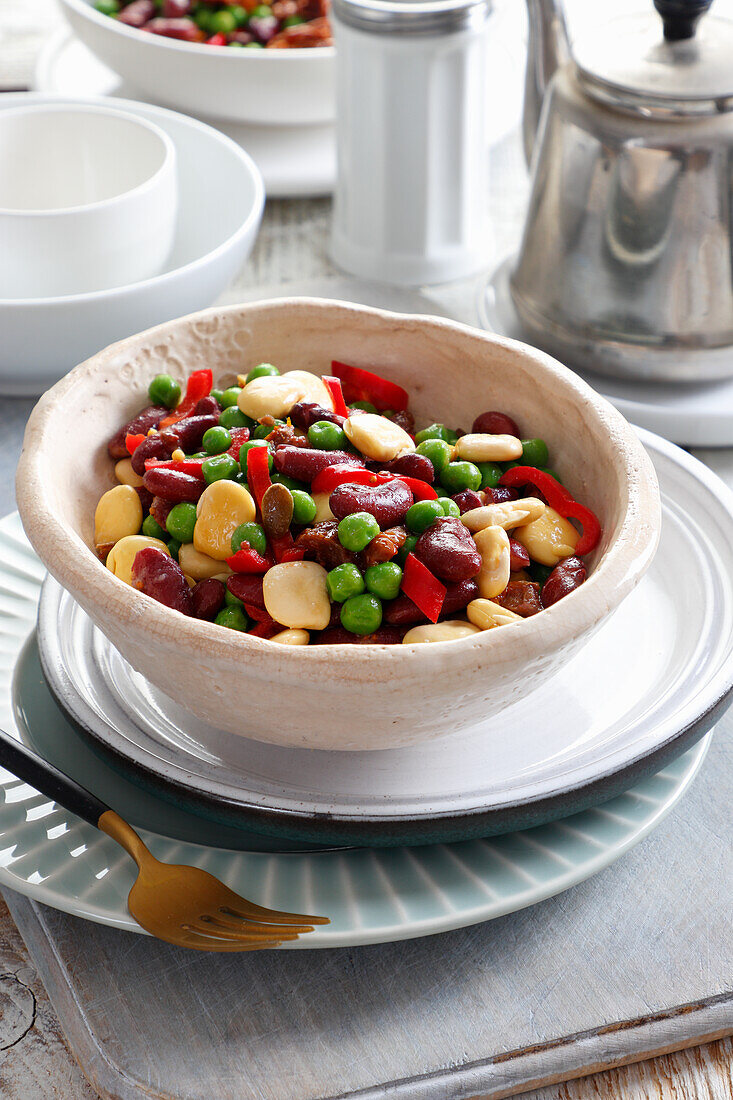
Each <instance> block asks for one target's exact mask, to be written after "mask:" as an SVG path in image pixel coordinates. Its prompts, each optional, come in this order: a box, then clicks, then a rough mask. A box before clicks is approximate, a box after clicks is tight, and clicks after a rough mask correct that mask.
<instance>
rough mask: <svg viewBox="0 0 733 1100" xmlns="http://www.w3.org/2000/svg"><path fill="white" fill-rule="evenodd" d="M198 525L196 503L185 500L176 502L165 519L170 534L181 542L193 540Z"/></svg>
mask: <svg viewBox="0 0 733 1100" xmlns="http://www.w3.org/2000/svg"><path fill="white" fill-rule="evenodd" d="M195 526H196V505H195V504H189V503H188V502H187V501H184V502H183V503H182V504H174V505H173V507H172V508H171V510H170V512H169V513H168V518H167V519H166V521H165V529H166V531H167V532H168V534H169V535H171V536H172V537H173V538H174V539H178V541H179V542H193V529H194V527H195Z"/></svg>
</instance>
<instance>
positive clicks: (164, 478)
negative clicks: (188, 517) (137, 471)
mask: <svg viewBox="0 0 733 1100" xmlns="http://www.w3.org/2000/svg"><path fill="white" fill-rule="evenodd" d="M143 482H144V484H145V488H146V489H148V490H149V491H150V492H151V493H152V494H153V496H156V497H163V499H164V500H167V501H170V502H171V503H172V504H180V503H181V501H183V500H187V501H190V502H191V503H193V504H195V503H196V501H197V500H198V499H199V497H200V496H201V494H202V493H203V491H204V489H205V488H206V482H205V481H204V480H203V478H199V477H194V476H193V474H185V473H183V471H182V470H161V469H155V468H153V469H152V470H148V471H147V473H146V474H145V476H144V477H143Z"/></svg>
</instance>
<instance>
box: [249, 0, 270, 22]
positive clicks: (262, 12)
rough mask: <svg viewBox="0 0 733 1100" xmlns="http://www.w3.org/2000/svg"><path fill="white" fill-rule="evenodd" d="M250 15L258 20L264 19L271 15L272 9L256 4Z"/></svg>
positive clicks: (267, 5)
mask: <svg viewBox="0 0 733 1100" xmlns="http://www.w3.org/2000/svg"><path fill="white" fill-rule="evenodd" d="M252 15H254V16H257V18H258V19H266V18H267V16H268V15H272V8H271V7H270V5H269V4H258V5H257V7H256V8H253V9H252Z"/></svg>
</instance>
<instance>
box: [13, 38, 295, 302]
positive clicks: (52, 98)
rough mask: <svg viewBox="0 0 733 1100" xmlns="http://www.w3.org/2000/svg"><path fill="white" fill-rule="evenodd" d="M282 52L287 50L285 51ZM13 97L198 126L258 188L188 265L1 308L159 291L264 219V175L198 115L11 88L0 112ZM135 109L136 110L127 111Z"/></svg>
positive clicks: (242, 237)
mask: <svg viewBox="0 0 733 1100" xmlns="http://www.w3.org/2000/svg"><path fill="white" fill-rule="evenodd" d="M236 52H238V51H235V53H236ZM283 52H285V53H287V51H283ZM15 101H17V104H18V106H22V105H24V104H28V105H29V106H35V105H36V104H37V105H38V106H44V105H51V104H53V105H56V106H59V107H64V106H90V107H104V108H107V109H110V110H111V111H112V112H114V113H115V114H117V113H119V114H127V115H129V117H130V118H133V119H140V118H142V119H143V121H148V114H151V115H153V116H154V117H155V119H156V120H158V119H161V120H162V121H163V122H164V120H165V119H166V118H173V119H175V121H176V123H183V124H185V125H186V126H187V127H188V128H189V129H191V130H197V131H198V132H199V133H200V134H201V135H202V136H205V137H206V138H208V140H209V141H212V142H213V141H217V142H218V143H219V144H220V145H222V146H223V147H224V148H225V149H227V150H228V151H229V152H230V153H232V154H234V155H235V156H236V157H237V159H238V160H239V161H240V164H241V166H242V167H243V168H244V169H245V170H246V172H247V173H248V174H249V177H250V179H251V181H252V184H253V187H254V199H253V202H252V207H251V209H250V211H249V213H248V214H247V216H246V218H245V219H244V221H243V222H242V223H241V224H240V225H239V226H238V228H237V230H236V232H234V233H232V234H231V235H230V236H229V237H227V239H226V240H225V241H222V242H221V243H220V244H218V245H217V246H216V247H215V248H213V249H211V250H210V251H208V252H205V253H204V254H203V255H202V256H197V257H196V259H194V260H189V261H188V262H187V263H185V264H181V266H180V267H174V268H172V269H171V270H170V271H161V272H159V273H158V274H157V275H151V276H150V277H149V278H147V279H140V280H139V281H138V282H135V283H125V284H124V285H123V286H116V287H108V288H107V289H105V290H88V291H85V292H83V293H81V294H57V295H49V296H48V297H45V298H2V297H0V310H4V309H10V308H17V309H26V310H28V309H38V308H46V307H49V306H71V305H75V306H76V305H84V304H87V303H94V302H103V301H105V300H107V299H110V298H115V297H117V296H118V295H124V294H129V293H132V292H135V293H139V292H141V291H142V292H144V291H146V290H148V289H157V288H158V287H159V286H163V285H165V283H166V281H173V280H175V279H177V278H178V277H180V276H181V275H185V274H187V273H189V272H191V271H193V270H195V269H196V268H198V267H203V266H206V265H207V264H209V263H212V262H213V261H215V260H216V259H217V258H218V256H219V255H221V254H222V253H224V252H228V251H229V250H230V249H231V248H233V247H235V246H236V245H237V244H238V243H239V242H240V241H243V240H245V239H246V238H247V237H248V235H249V234H250V232H251V231H252V229H253V227H256V225H257V223H258V222H259V220H260V218H261V217H262V211H263V210H264V206H265V184H264V181H263V179H262V173H261V172H260V170H259V168H258V167H257V165H256V164H255V162H254V160H253V159H252V157H251V156H250V155H249V153H247V152H245V150H244V149H243V148H242V147H241V145H238V144H237V143H236V141H233V140H232V139H231V138H229V137H227V136H226V134H224V133H222V132H221V131H220V130H217V129H216V128H215V127H214V126H209V125H208V124H207V123H205V122H201V121H200V120H199V119H197V118H192V117H191V116H190V115H186V114H184V113H183V112H182V111H175V110H172V109H171V108H170V107H158V106H157V105H156V104H152V103H143V102H141V101H138V100H134V99H121V98H119V97H116V96H65V95H62V96H58V95H52V94H50V93H48V92H8V93H6V94H5V95H3V97H2V99H0V111H2V110H3V109H4V108H6V109H8V110H14V108H15V105H16V102H15ZM131 107H132V108H133V110H130V109H129V108H131ZM138 110H140V111H141V112H143V113H142V114H141V115H138V114H137V113H136V112H137V111H138ZM151 125H152V126H153V127H154V128H159V129H161V131H162V132H163V133H164V134H165V136H166V137H168V140H169V141H170V142H171V145H172V146H173V149H174V151H175V142H174V141H173V139H172V138H171V137H170V136H169V135H168V134H167V131H165V130H164V128H163V125H162V124H161V125H160V126H158V123H157V122H154V123H152V124H151ZM62 213H66V211H62Z"/></svg>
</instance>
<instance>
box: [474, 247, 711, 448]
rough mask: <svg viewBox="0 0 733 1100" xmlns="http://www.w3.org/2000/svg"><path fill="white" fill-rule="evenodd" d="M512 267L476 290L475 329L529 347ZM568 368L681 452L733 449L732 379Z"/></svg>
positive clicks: (498, 271)
mask: <svg viewBox="0 0 733 1100" xmlns="http://www.w3.org/2000/svg"><path fill="white" fill-rule="evenodd" d="M513 263H514V257H513V256H510V257H509V258H508V259H505V260H504V261H503V262H502V263H501V264H500V265H499V266H498V267H497V268H496V270H495V271H494V273H493V274H492V275H491V276H490V277H489V280H488V282H487V283H486V284H485V286H484V287H482V288H481V291H480V293H479V300H478V311H479V324H481V326H482V327H483V328H485V329H488V331H489V332H495V333H496V334H497V335H498V336H510V337H512V339H514V340H523V341H524V342H525V343H529V344H533V343H534V341H533V340H531V339H530V338H529V336H528V335H527V333H526V332H524V330H523V328H522V324H521V321H520V320H519V317H518V316H517V314H516V311H515V309H514V305H513V303H512V297H511V294H510V292H509V275H510V272H511V269H512V266H513ZM569 366H571V367H572V368H573V370H575V371H577V372H578V374H580V375H581V376H582V377H583V378H584V379H585V380H586V382H587V383H588V384H589V385H590V386H592V387H593V388H594V389H595V390H597V391H598V392H599V393H602V394H603V395H604V397H607V398H608V400H609V401H610V402H611V403H612V404H613V405H615V406H616V408H617V409H618V410H619V412H620V413H623V415H624V416H625V417H626V419H627V420H630V421H631V422H632V423H633V424H638V425H640V427H642V428H647V429H648V430H649V431H651V432H656V433H657V434H658V435H662V436H664V437H665V438H666V439H671V440H673V441H674V442H675V443H679V444H680V445H681V446H684V447H731V446H733V376H732V377H731V378H729V379H723V380H722V381H718V382H697V383H694V382H688V383H684V382H680V383H674V382H642V381H640V382H636V381H634V379H631V378H607V377H605V376H602V375H599V374H592V373H591V372H590V371H583V368H582V364H579V363H570V364H569ZM731 371H732V372H733V348H731Z"/></svg>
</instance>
